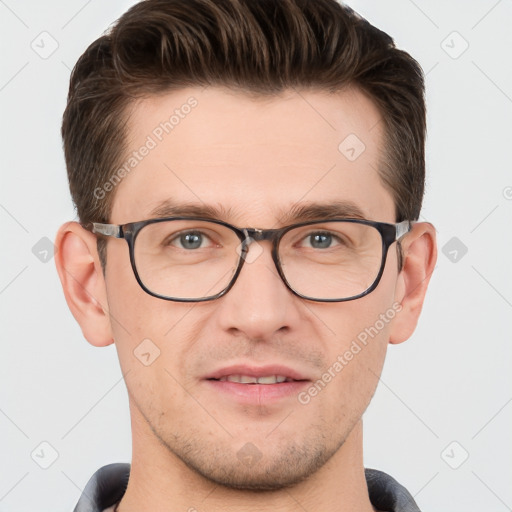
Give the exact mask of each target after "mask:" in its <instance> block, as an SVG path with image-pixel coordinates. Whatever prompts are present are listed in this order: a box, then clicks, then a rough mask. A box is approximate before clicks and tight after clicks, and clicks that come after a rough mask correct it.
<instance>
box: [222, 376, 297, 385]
mask: <svg viewBox="0 0 512 512" xmlns="http://www.w3.org/2000/svg"><path fill="white" fill-rule="evenodd" d="M219 380H220V381H229V382H238V383H239V384H277V383H280V382H285V381H286V382H291V381H292V380H293V379H290V378H288V377H285V376H283V375H265V376H264V377H250V376H249V375H226V376H224V377H221V378H220V379H219Z"/></svg>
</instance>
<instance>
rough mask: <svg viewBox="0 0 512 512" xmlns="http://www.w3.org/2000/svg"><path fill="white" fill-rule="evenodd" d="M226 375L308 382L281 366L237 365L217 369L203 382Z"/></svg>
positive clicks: (296, 372) (300, 375)
mask: <svg viewBox="0 0 512 512" xmlns="http://www.w3.org/2000/svg"><path fill="white" fill-rule="evenodd" d="M228 375H247V376H249V377H265V376H267V375H283V376H284V377H287V378H289V379H293V380H295V381H306V380H307V381H309V380H310V379H308V377H306V376H305V375H302V374H301V373H300V372H298V371H297V370H294V369H292V368H289V367H287V366H283V365H276V364H272V365H266V366H250V365H246V364H237V365H232V366H226V367H224V368H219V369H218V370H215V371H213V372H212V373H210V374H208V375H206V376H205V377H203V378H204V379H205V380H210V379H220V378H221V377H227V376H228ZM243 385H245V384H243ZM261 385H265V386H267V385H271V386H273V385H275V384H261Z"/></svg>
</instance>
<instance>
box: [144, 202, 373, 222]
mask: <svg viewBox="0 0 512 512" xmlns="http://www.w3.org/2000/svg"><path fill="white" fill-rule="evenodd" d="M234 214H235V212H234V210H233V209H232V208H225V207H224V206H222V205H218V206H213V205H208V204H205V203H177V202H175V201H173V200H172V199H166V200H164V201H162V202H161V203H159V204H157V205H156V207H155V208H153V209H152V210H151V211H150V212H149V218H165V217H202V218H205V219H212V220H224V221H225V222H228V219H230V218H232V217H233V216H234ZM277 218H278V219H279V221H280V223H282V224H283V225H287V224H293V223H295V222H307V221H310V220H332V219H367V215H365V213H364V212H363V210H362V209H361V208H360V207H359V206H357V205H356V204H355V203H354V202H352V201H348V200H342V201H341V200H340V201H331V202H327V203H313V202H309V203H296V204H293V205H292V206H290V207H289V208H288V209H287V210H286V209H285V210H281V212H280V214H278V215H277Z"/></svg>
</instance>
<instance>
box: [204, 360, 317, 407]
mask: <svg viewBox="0 0 512 512" xmlns="http://www.w3.org/2000/svg"><path fill="white" fill-rule="evenodd" d="M228 375H248V376H250V377H264V376H267V375H283V376H284V377H288V378H290V379H293V380H292V381H286V382H280V383H276V384H241V383H239V382H230V381H220V380H214V379H220V378H221V377H225V376H228ZM203 382H204V383H205V384H206V385H207V386H208V387H209V388H210V389H212V390H214V391H215V393H216V394H217V395H218V394H223V395H227V396H229V398H230V399H231V400H233V401H235V402H237V403H239V404H243V405H259V406H261V405H270V404H272V403H275V402H278V401H282V400H284V399H286V398H288V399H289V398H290V397H294V398H295V397H296V396H297V394H298V393H300V391H301V390H302V389H303V388H304V387H305V386H307V385H309V384H310V382H311V379H308V378H307V377H306V376H305V375H303V374H302V373H300V372H299V371H297V370H294V369H292V368H289V367H288V366H284V365H275V364H273V365H266V366H252V365H246V364H238V365H232V366H226V367H224V368H219V369H218V370H215V371H213V372H212V373H210V374H208V375H207V376H206V377H204V378H203Z"/></svg>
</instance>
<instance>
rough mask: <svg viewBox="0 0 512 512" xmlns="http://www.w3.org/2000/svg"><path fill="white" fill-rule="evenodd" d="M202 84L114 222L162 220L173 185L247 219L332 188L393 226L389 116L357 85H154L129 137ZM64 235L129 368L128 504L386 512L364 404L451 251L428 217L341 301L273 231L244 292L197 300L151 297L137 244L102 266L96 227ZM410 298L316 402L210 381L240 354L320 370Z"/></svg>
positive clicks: (130, 179)
mask: <svg viewBox="0 0 512 512" xmlns="http://www.w3.org/2000/svg"><path fill="white" fill-rule="evenodd" d="M190 96H193V97H195V98H196V99H197V101H198V105H197V107H195V108H194V109H193V110H192V111H191V112H190V114H189V115H188V116H186V117H185V118H184V119H182V120H180V123H179V125H177V126H175V128H174V129H173V131H172V133H170V134H169V135H166V136H165V137H164V138H163V140H162V141H161V142H160V143H159V144H158V145H157V147H156V148H154V149H153V150H152V151H151V152H150V153H149V154H148V155H147V156H146V157H145V158H144V159H143V160H142V161H141V162H140V163H139V164H138V166H137V167H136V169H134V170H133V171H132V172H131V173H130V174H128V175H127V176H126V177H125V178H124V179H123V180H122V182H121V183H120V184H119V185H118V186H117V188H116V190H115V198H114V202H113V209H112V215H111V219H110V220H111V222H112V223H114V224H122V223H127V222H132V221H139V220H143V219H147V218H150V215H149V212H150V211H151V210H152V209H153V208H154V207H155V206H156V205H157V204H158V203H159V202H160V201H163V200H165V199H168V198H172V199H173V200H175V201H179V202H183V203H194V204H207V205H211V206H214V207H219V205H222V206H223V207H224V208H225V210H226V212H225V215H224V216H222V217H221V219H222V220H224V221H227V222H230V223H232V224H234V225H236V226H239V227H259V228H275V227H279V226H281V225H283V224H282V220H281V219H283V216H284V213H286V212H288V211H289V210H290V208H291V207H292V206H293V205H295V204H297V203H299V204H305V203H322V204H323V203H328V202H332V201H335V200H350V201H352V202H353V203H355V204H356V205H357V206H358V207H359V208H360V209H361V210H362V211H363V212H364V216H365V218H367V219H371V220H376V221H382V222H390V223H393V222H395V209H394V203H393V199H392V196H391V194H390V192H389V191H388V190H387V189H386V188H385V187H384V186H383V184H382V182H381V180H380V178H379V175H378V173H377V169H378V166H379V159H380V155H381V154H382V140H383V131H382V130H383V123H379V119H380V116H379V112H378V110H377V108H376V107H375V105H374V104H373V103H372V101H370V100H369V99H368V98H367V97H366V96H364V95H363V94H362V93H360V92H359V91H357V90H355V89H346V90H344V91H342V92H338V93H337V94H335V95H329V94H327V93H326V92H321V91H311V90H310V91H301V92H300V94H299V93H298V92H296V91H293V90H289V91H286V92H285V93H283V94H282V95H280V96H279V97H274V98H272V99H268V98H267V99H264V100H262V99H254V98H249V97H247V96H246V95H243V94H241V93H239V92H238V93H235V92H230V91H227V90H225V89H222V88H218V87H209V88H207V89H204V90H203V89H200V88H190V89H183V90H180V91H175V92H172V93H170V94H164V95H160V96H158V97H150V98H147V99H144V100H143V101H139V102H138V103H136V104H134V105H133V108H132V110H131V115H130V123H129V144H128V147H129V149H130V150H135V149H136V148H139V147H140V146H141V145H142V144H143V143H144V141H145V140H146V137H147V136H148V135H149V134H151V133H152V131H153V130H154V128H155V127H156V126H158V124H159V123H160V122H161V121H162V120H164V119H165V118H168V117H169V114H168V113H169V112H172V111H173V110H174V109H176V108H179V107H180V105H182V104H183V103H185V102H186V100H187V99H188V98H189V97H190ZM351 133H354V134H356V135H357V136H358V137H359V139H361V140H362V141H363V142H364V144H365V146H366V149H365V151H364V152H363V153H362V154H361V155H360V156H359V157H358V158H357V159H356V160H355V161H349V160H348V159H347V158H346V157H345V156H344V155H343V154H342V153H341V152H340V151H339V150H338V146H339V144H340V142H341V141H343V140H344V139H345V137H347V135H349V134H351ZM56 244H57V247H58V252H57V255H56V263H57V268H58V272H59V276H60V278H61V281H62V285H63V289H64V293H65V296H66V300H67V302H68V305H69V307H70V310H71V312H72V313H73V315H74V317H75V318H76V320H77V321H78V322H79V324H80V326H81V328H82V331H83V334H84V336H85V338H86V339H87V340H88V341H89V342H90V343H91V344H92V345H94V346H98V347H100V346H107V345H109V344H111V343H115V345H116V349H117V352H118V356H119V362H120V365H121V368H122V371H123V374H124V376H125V382H126V386H127V389H128V394H129V405H130V413H131V422H132V436H133V458H132V469H131V475H130V481H129V484H128V488H127V491H126V494H125V496H124V497H123V499H122V501H121V504H120V506H119V510H120V511H122V512H128V511H133V512H135V511H142V510H148V511H149V510H172V511H178V510H189V509H191V507H194V508H196V509H198V510H201V511H211V512H214V511H220V510H227V509H229V510H231V511H245V510H251V511H266V510H269V511H270V510H272V511H279V512H281V511H283V512H284V511H292V510H302V509H305V510H308V511H310V512H314V511H323V512H330V511H332V512H334V511H337V512H339V511H354V510H359V511H371V510H374V509H373V507H372V506H371V504H370V502H369V499H368V491H367V487H366V481H365V478H364V472H363V460H362V420H361V417H362V414H363V412H364V411H365V409H366V407H367V406H368V403H369V402H370V399H371V397H372V395H373V393H374V391H375V388H376V385H377V383H378V376H380V373H381V370H382V365H383V363H384V359H385V354H386V349H387V346H388V344H389V343H400V342H403V341H405V340H406V339H408V338H409V337H410V335H411V334H412V333H413V331H414V329H415V327H416V324H417V320H418V316H419V314H420V311H421V307H422V304H423V300H424V296H425V292H426V289H427V285H428V282H429V278H430V274H431V273H432V271H433V268H434V265H435V260H436V244H435V230H434V228H433V226H432V225H430V224H428V223H417V224H415V225H414V227H413V229H412V231H411V232H410V233H409V234H408V235H407V236H406V237H405V238H404V239H403V241H402V246H403V250H404V256H405V260H404V267H403V270H402V271H401V272H400V273H399V272H398V268H397V254H396V244H395V245H392V246H391V248H390V251H389V253H388V257H387V261H386V266H385V270H384V274H383V276H382V279H381V282H380V284H379V286H378V287H377V288H376V289H375V290H374V291H373V292H372V293H370V294H369V295H367V296H365V297H363V298H361V299H358V300H353V301H349V302H343V303H319V302H313V301H307V300H303V299H301V298H299V297H297V296H295V295H293V294H292V293H291V292H290V291H289V290H288V289H287V288H286V287H285V285H284V284H283V282H282V281H281V280H280V278H279V276H278V274H277V272H276V269H275V266H274V264H273V261H272V259H271V255H270V250H269V249H270V244H269V243H268V242H260V243H259V248H260V249H261V253H260V254H258V255H257V257H256V258H255V259H254V261H253V262H252V263H250V264H249V263H246V264H245V266H244V268H243V269H242V272H241V274H240V276H239V278H238V280H237V282H236V283H235V285H234V286H233V288H232V289H231V290H230V291H229V293H227V294H226V295H225V296H223V297H221V298H220V299H217V300H214V301H211V302H204V303H195V304H186V303H177V302H171V301H165V300H161V299H158V298H155V297H152V296H150V295H148V294H146V293H145V292H144V291H143V290H142V289H141V288H140V286H139V285H138V284H137V282H136V280H135V277H134V275H133V271H132V269H131V266H130V262H129V254H128V246H127V244H126V242H125V241H124V240H115V239H110V240H109V241H108V244H107V267H106V275H105V277H104V276H103V274H102V271H101V267H100V263H99V260H98V254H97V251H96V237H95V236H94V235H92V234H91V233H90V232H88V231H86V230H84V229H82V228H81V227H80V225H78V224H77V223H74V222H71V223H67V224H65V225H63V226H62V227H61V229H60V230H59V233H58V235H57V241H56ZM257 249H258V247H256V248H255V249H254V250H257ZM251 250H253V249H251ZM395 303H397V304H401V308H402V309H401V311H400V312H399V313H397V314H396V316H395V317H394V319H393V320H391V321H389V322H388V323H387V324H385V326H384V328H383V329H382V330H380V332H379V333H378V335H377V336H375V337H374V338H373V339H371V341H370V342H369V343H368V344H367V345H366V346H365V347H364V348H363V349H362V350H361V351H360V352H359V353H358V354H357V355H356V356H354V358H353V359H352V360H351V361H350V362H349V364H347V365H346V366H345V367H344V368H343V370H342V371H341V372H339V373H338V374H336V377H334V378H333V379H332V380H331V381H330V382H329V383H328V385H327V386H325V388H324V389H323V390H322V391H321V392H320V393H318V395H317V396H315V397H314V398H312V399H311V400H310V402H309V403H308V404H305V405H303V404H301V403H299V401H298V400H297V396H296V395H294V396H291V397H286V398H284V399H281V400H280V401H278V402H275V403H271V404H269V403H265V402H264V401H263V402H260V403H253V404H250V405H247V404H245V405H241V404H240V403H238V402H237V401H236V400H234V399H230V398H228V397H227V396H226V395H223V394H220V393H216V392H215V391H214V390H212V388H211V387H210V386H208V385H206V383H205V381H204V380H202V379H203V377H204V376H205V375H206V374H207V373H208V372H210V371H211V370H213V369H217V368H221V367H223V366H227V365H230V364H235V363H246V364H253V365H264V364H276V363H280V364H283V365H286V366H288V367H291V368H294V369H296V370H297V371H299V372H301V373H302V374H304V375H306V376H307V377H308V378H310V379H311V380H312V381H316V380H317V379H319V378H321V376H322V374H323V373H324V372H325V371H326V370H327V369H328V368H329V367H330V366H332V365H333V363H334V362H335V361H336V359H337V357H338V356H339V355H340V354H343V353H344V352H345V351H346V350H347V349H348V348H349V347H350V344H351V343H352V341H353V340H354V339H356V337H357V335H358V334H359V333H360V332H361V331H363V330H364V329H365V328H366V327H369V326H372V325H374V324H375V322H376V320H377V319H378V318H379V315H380V314H383V313H385V312H386V311H388V310H389V309H390V308H391V309H392V307H393V304H395ZM147 338H149V339H150V340H152V342H153V343H154V344H155V345H156V346H157V347H158V349H159V350H160V356H159V357H158V358H157V359H156V360H155V361H154V362H153V363H152V364H151V365H149V366H145V365H143V364H141V362H140V361H139V360H138V359H137V358H136V357H135V356H134V350H135V349H136V348H137V346H138V345H139V344H140V343H141V341H142V340H144V339H147ZM247 443H250V445H248V446H251V445H253V447H255V448H251V449H252V450H255V453H257V454H258V457H259V460H258V461H257V462H255V463H253V464H248V463H244V462H243V461H242V460H241V458H240V457H239V451H240V450H241V449H242V448H243V447H244V446H246V445H247ZM245 449H247V448H245ZM242 453H244V452H242Z"/></svg>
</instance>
